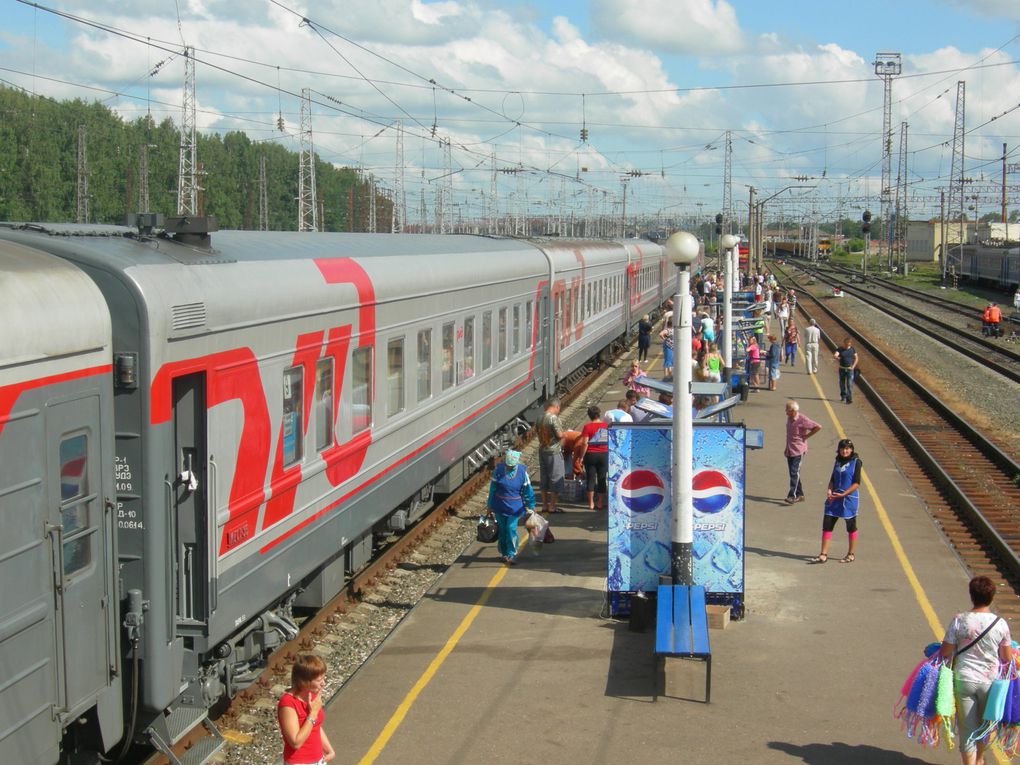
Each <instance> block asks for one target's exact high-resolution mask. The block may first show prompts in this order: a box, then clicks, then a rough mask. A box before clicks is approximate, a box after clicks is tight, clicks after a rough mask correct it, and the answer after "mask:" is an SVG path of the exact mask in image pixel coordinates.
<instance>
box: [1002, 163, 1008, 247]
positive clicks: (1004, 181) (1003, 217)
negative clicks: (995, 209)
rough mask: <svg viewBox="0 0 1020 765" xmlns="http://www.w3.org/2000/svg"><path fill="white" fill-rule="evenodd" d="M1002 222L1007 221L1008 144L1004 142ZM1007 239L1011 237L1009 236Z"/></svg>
mask: <svg viewBox="0 0 1020 765" xmlns="http://www.w3.org/2000/svg"><path fill="white" fill-rule="evenodd" d="M1002 223H1003V224H1005V223H1006V144H1005V143H1003V144H1002ZM1006 239H1009V237H1008V236H1007V237H1006Z"/></svg>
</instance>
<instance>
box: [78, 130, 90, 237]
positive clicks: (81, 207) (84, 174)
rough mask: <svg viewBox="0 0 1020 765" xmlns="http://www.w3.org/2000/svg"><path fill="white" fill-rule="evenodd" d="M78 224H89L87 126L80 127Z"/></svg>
mask: <svg viewBox="0 0 1020 765" xmlns="http://www.w3.org/2000/svg"><path fill="white" fill-rule="evenodd" d="M77 191H78V193H77V202H78V213H77V215H76V216H75V220H76V221H77V222H78V223H88V222H89V169H88V162H87V159H86V154H85V126H84V125H79V126H78V187H77Z"/></svg>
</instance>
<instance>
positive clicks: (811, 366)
mask: <svg viewBox="0 0 1020 765" xmlns="http://www.w3.org/2000/svg"><path fill="white" fill-rule="evenodd" d="M804 339H805V345H804V358H805V359H806V360H807V371H808V374H809V375H813V374H817V373H818V343H819V342H820V341H821V339H822V330H820V329H818V325H817V324H816V323H815V320H814V319H811V321H810V322H809V323H808V328H807V329H805V330H804Z"/></svg>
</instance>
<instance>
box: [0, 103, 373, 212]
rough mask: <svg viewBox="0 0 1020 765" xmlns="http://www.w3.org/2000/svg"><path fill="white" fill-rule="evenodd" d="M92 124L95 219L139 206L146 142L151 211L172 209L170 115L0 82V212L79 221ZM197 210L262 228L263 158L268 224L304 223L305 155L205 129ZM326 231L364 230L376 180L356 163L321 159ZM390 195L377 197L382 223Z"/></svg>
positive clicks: (174, 136) (174, 144)
mask: <svg viewBox="0 0 1020 765" xmlns="http://www.w3.org/2000/svg"><path fill="white" fill-rule="evenodd" d="M79 125H85V130H86V156H87V162H88V184H89V186H88V188H89V222H90V223H123V222H124V217H125V215H126V214H127V213H130V212H140V211H139V209H138V200H139V186H140V182H141V179H140V177H139V163H140V157H141V153H142V147H143V146H148V166H149V207H150V208H151V209H150V210H148V211H142V212H159V213H163V214H164V215H167V216H170V215H174V214H175V213H176V210H177V167H178V154H179V146H180V134H179V132H178V130H177V127H176V126H175V125H174V123H173V121H172V120H170V119H165V120H163V121H162V122H161V123H159V124H158V125H157V124H156V123H155V122H154V121H153V120H152V119H151V118H150V117H142V118H140V119H138V120H135V121H134V122H128V121H125V120H124V119H122V118H121V117H119V116H118V115H116V114H114V113H113V112H112V111H111V110H110V109H108V108H107V107H106V106H103V105H102V104H99V103H87V102H85V101H81V100H74V101H54V100H52V99H48V98H40V97H37V96H31V95H29V94H27V93H24V92H22V91H20V90H16V89H13V88H7V87H0V220H9V221H40V222H42V221H50V222H55V221H73V220H74V219H75V217H76V214H77V179H78V126H79ZM196 154H197V156H198V162H199V163H200V164H201V167H202V171H203V175H202V176H201V177H200V179H199V185H200V186H201V187H202V188H203V191H202V192H200V197H199V207H200V212H203V213H204V214H206V215H215V216H216V218H217V222H218V223H219V225H220V227H221V228H245V229H253V228H257V227H258V223H259V214H258V202H259V160H260V158H261V157H265V158H266V186H267V197H268V207H269V228H270V229H271V230H279V231H284V230H294V229H296V228H297V178H298V154H297V152H293V151H289V150H288V149H285V148H284V147H282V146H279V145H277V144H274V143H253V142H252V141H251V139H250V138H249V137H248V136H247V135H246V134H244V133H241V132H230V133H226V134H223V135H220V134H218V133H212V134H209V135H201V134H200V135H199V136H198V144H197V147H196ZM315 177H316V183H317V186H318V198H319V200H320V205H321V209H322V211H323V215H324V218H325V226H324V227H325V229H326V230H327V231H366V230H367V229H368V217H369V212H368V211H369V206H370V199H369V194H370V187H369V185H368V183H366V182H364V181H363V180H362V179H361V177H360V176H359V175H358V173H357V172H356V171H355V170H352V169H350V168H340V167H336V166H334V165H331V164H329V163H327V162H323V161H321V160H317V162H316V166H315ZM391 209H392V203H391V202H390V200H389V199H387V198H385V197H383V196H381V195H378V194H377V195H376V215H377V220H378V222H379V229H381V230H387V229H388V225H389V221H390V215H391Z"/></svg>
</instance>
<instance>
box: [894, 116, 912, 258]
mask: <svg viewBox="0 0 1020 765" xmlns="http://www.w3.org/2000/svg"><path fill="white" fill-rule="evenodd" d="M908 186H909V184H908V183H907V123H906V122H901V123H900V162H899V170H898V171H897V173H896V251H897V252H898V253H899V254H900V257H901V258H904V257H906V248H907V228H908V224H909V223H910V216H909V214H908V213H907V188H908Z"/></svg>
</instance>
